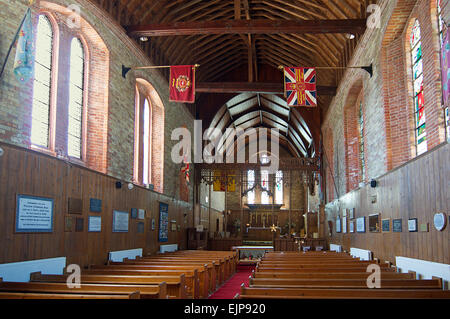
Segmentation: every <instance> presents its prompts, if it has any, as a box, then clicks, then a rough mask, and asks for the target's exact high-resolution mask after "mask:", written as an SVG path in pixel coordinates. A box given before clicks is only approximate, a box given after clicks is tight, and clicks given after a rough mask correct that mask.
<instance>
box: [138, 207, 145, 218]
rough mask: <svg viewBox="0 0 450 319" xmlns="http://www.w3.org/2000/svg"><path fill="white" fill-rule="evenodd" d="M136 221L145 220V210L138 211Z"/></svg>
mask: <svg viewBox="0 0 450 319" xmlns="http://www.w3.org/2000/svg"><path fill="white" fill-rule="evenodd" d="M138 219H141V220H143V219H145V209H139V212H138Z"/></svg>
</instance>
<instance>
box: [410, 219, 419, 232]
mask: <svg viewBox="0 0 450 319" xmlns="http://www.w3.org/2000/svg"><path fill="white" fill-rule="evenodd" d="M408 231H410V232H416V231H417V218H410V219H408Z"/></svg>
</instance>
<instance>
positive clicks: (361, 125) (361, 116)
mask: <svg viewBox="0 0 450 319" xmlns="http://www.w3.org/2000/svg"><path fill="white" fill-rule="evenodd" d="M358 124H359V125H358V128H359V130H358V133H359V134H358V138H359V163H360V169H361V175H360V181H361V182H364V181H365V180H366V161H365V145H364V112H363V103H362V100H360V101H359V109H358Z"/></svg>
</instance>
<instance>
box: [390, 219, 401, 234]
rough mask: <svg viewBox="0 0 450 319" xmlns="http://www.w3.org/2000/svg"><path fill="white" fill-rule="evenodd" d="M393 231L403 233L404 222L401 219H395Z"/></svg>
mask: <svg viewBox="0 0 450 319" xmlns="http://www.w3.org/2000/svg"><path fill="white" fill-rule="evenodd" d="M392 231H393V232H394V233H401V232H402V220H401V219H393V220H392Z"/></svg>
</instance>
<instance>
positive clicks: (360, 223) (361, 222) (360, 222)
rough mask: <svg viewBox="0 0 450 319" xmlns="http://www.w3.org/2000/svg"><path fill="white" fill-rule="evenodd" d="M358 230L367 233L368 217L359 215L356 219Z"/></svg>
mask: <svg viewBox="0 0 450 319" xmlns="http://www.w3.org/2000/svg"><path fill="white" fill-rule="evenodd" d="M356 232H358V233H365V232H366V217H365V216H363V217H359V218H357V219H356Z"/></svg>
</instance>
